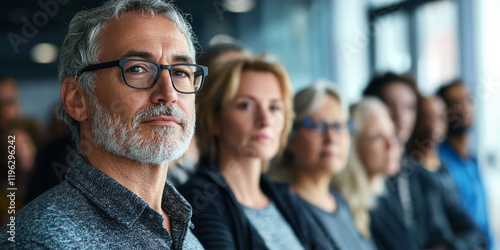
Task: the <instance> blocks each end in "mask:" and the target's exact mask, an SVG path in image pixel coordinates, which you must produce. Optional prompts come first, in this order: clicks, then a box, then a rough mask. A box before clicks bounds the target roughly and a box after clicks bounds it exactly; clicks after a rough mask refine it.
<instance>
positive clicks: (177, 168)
mask: <svg viewBox="0 0 500 250" xmlns="http://www.w3.org/2000/svg"><path fill="white" fill-rule="evenodd" d="M246 53H247V52H246V51H245V48H244V47H243V46H240V45H238V44H236V43H218V44H214V45H210V46H208V47H206V48H204V49H203V51H201V52H199V53H198V55H197V58H198V59H197V63H198V64H200V65H203V66H207V67H208V68H209V69H210V68H212V67H213V64H214V62H216V61H217V60H220V59H221V58H222V59H224V58H225V57H228V56H229V57H230V56H238V55H242V54H246ZM195 133H196V132H195ZM199 157H200V152H199V150H198V146H197V143H196V136H193V138H192V139H191V144H189V148H188V149H187V151H186V153H184V155H183V156H182V157H181V158H180V159H178V160H176V161H175V162H171V163H170V166H169V171H168V174H167V180H168V181H169V182H170V183H172V184H173V185H174V186H175V187H178V186H180V185H182V184H184V183H185V182H186V181H187V180H188V179H189V177H191V175H193V174H194V173H195V172H196V164H197V163H198V160H199Z"/></svg>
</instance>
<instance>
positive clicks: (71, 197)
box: [0, 181, 83, 248]
mask: <svg viewBox="0 0 500 250" xmlns="http://www.w3.org/2000/svg"><path fill="white" fill-rule="evenodd" d="M79 196H81V195H80V194H78V193H77V192H74V189H73V188H71V186H70V184H68V183H67V182H66V181H64V182H62V183H61V184H59V185H57V186H56V187H54V188H52V189H51V190H49V191H47V192H45V193H44V194H42V195H41V196H39V197H38V198H36V199H35V200H33V201H32V202H30V203H28V204H27V205H26V206H24V207H23V208H22V209H21V210H19V211H18V212H17V213H16V214H15V215H13V216H12V217H11V218H10V220H9V221H7V223H6V224H5V225H4V226H3V227H2V229H1V230H2V232H7V231H12V232H13V233H12V236H14V237H13V238H10V239H9V238H7V237H2V239H1V240H0V245H2V246H4V245H5V246H6V247H7V248H9V247H12V248H16V246H17V247H18V246H21V245H19V244H21V243H22V244H23V245H22V246H21V248H25V247H26V246H33V247H35V248H40V247H49V246H54V247H57V244H58V242H59V240H60V239H63V238H64V235H67V234H69V233H70V231H72V228H74V222H75V217H74V216H75V211H76V210H78V208H79V207H81V206H82V205H83V204H81V202H78V198H79ZM75 200H77V201H75ZM36 246H38V247H36Z"/></svg>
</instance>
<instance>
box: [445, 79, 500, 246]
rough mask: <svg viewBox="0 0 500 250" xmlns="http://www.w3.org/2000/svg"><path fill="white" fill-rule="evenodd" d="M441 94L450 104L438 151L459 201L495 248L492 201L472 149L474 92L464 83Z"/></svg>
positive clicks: (459, 83) (452, 83)
mask: <svg viewBox="0 0 500 250" xmlns="http://www.w3.org/2000/svg"><path fill="white" fill-rule="evenodd" d="M437 94H438V95H439V96H440V97H441V98H443V100H444V102H445V103H446V108H447V116H448V133H447V136H446V140H445V141H444V142H443V143H442V144H441V145H439V148H438V152H439V156H440V158H441V161H442V162H443V165H444V166H445V167H446V168H447V170H448V172H449V174H450V176H451V178H452V179H453V181H454V183H455V186H456V188H457V191H458V196H459V201H460V203H461V204H462V206H463V207H464V209H465V210H466V211H467V213H468V214H469V216H470V217H471V218H472V219H473V220H474V222H475V223H476V224H477V225H478V226H479V228H480V229H481V230H482V231H483V233H484V234H485V235H486V236H487V237H488V241H489V243H490V249H495V246H496V245H497V244H496V243H495V240H494V237H493V232H492V229H491V228H490V219H489V216H488V202H487V198H486V197H487V195H486V193H485V189H484V184H483V179H482V177H481V171H480V169H479V166H478V161H477V157H476V153H475V151H474V150H471V148H470V129H471V127H472V125H473V120H474V103H473V100H472V97H471V94H470V91H469V90H468V88H467V87H466V85H465V84H464V83H463V82H462V81H461V80H456V81H453V82H451V83H449V84H446V85H444V86H442V87H441V88H440V89H439V90H438V92H437Z"/></svg>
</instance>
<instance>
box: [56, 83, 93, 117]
mask: <svg viewBox="0 0 500 250" xmlns="http://www.w3.org/2000/svg"><path fill="white" fill-rule="evenodd" d="M61 99H62V102H63V105H64V109H65V110H66V112H67V113H68V114H69V115H70V116H71V117H73V119H75V120H77V121H79V122H82V121H85V120H87V119H88V110H89V109H88V108H89V107H88V101H87V98H86V96H85V95H84V93H83V91H82V90H81V89H80V88H79V86H78V80H77V79H76V77H66V78H65V79H64V81H63V83H62V87H61Z"/></svg>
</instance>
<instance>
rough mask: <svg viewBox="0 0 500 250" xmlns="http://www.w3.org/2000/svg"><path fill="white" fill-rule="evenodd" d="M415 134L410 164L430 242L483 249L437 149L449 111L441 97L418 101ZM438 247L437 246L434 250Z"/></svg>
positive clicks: (481, 238)
mask: <svg viewBox="0 0 500 250" xmlns="http://www.w3.org/2000/svg"><path fill="white" fill-rule="evenodd" d="M419 103H420V104H419V108H418V115H417V121H416V125H415V131H414V132H413V135H412V136H411V138H410V140H409V141H408V143H407V145H406V146H407V149H406V152H407V154H408V160H409V161H408V164H410V165H411V166H412V169H413V170H414V171H415V172H414V173H413V174H415V175H417V176H419V178H418V179H419V182H420V185H421V187H420V188H421V189H422V190H423V196H424V201H427V202H423V201H416V203H426V204H427V205H426V206H423V208H424V209H426V210H429V211H428V212H427V213H426V214H427V215H428V216H426V217H425V220H426V221H427V228H428V229H426V230H427V231H431V232H435V233H433V234H429V236H428V237H429V238H430V239H429V240H427V241H429V242H436V243H437V242H439V243H440V245H439V246H440V247H441V248H443V249H478V248H479V249H481V248H482V249H484V248H485V247H486V246H487V242H486V238H485V237H484V236H483V234H482V232H481V231H480V230H479V228H478V227H477V226H476V225H475V224H474V222H473V221H472V220H471V219H470V217H469V216H468V214H467V213H466V212H465V210H464V209H463V207H462V205H461V204H460V203H459V202H458V197H457V190H456V188H455V184H454V183H453V180H452V179H451V177H450V175H449V173H448V171H447V169H446V167H445V166H443V164H442V162H441V160H440V159H439V156H438V152H437V147H438V145H439V144H440V143H441V142H442V141H443V140H444V138H445V135H446V131H447V117H446V108H445V104H444V102H443V100H442V99H441V98H440V97H437V96H432V97H422V98H421V99H420V101H419ZM435 247H437V246H434V248H435Z"/></svg>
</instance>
